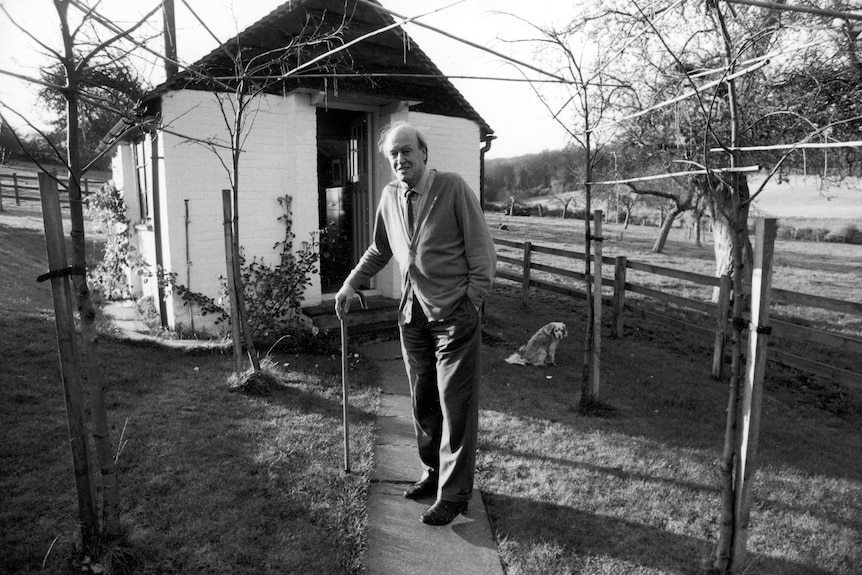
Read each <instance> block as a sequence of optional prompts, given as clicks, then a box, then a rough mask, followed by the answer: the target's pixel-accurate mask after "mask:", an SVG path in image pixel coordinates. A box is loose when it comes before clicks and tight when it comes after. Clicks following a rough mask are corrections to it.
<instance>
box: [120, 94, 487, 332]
mask: <svg viewBox="0 0 862 575" xmlns="http://www.w3.org/2000/svg"><path fill="white" fill-rule="evenodd" d="M258 103H259V106H253V107H252V109H253V111H252V112H251V113H250V118H249V120H250V122H253V124H252V129H251V130H250V131H249V132H248V137H247V139H246V140H245V143H244V149H245V152H244V153H243V154H242V156H241V161H240V194H241V197H240V208H239V210H240V213H239V218H240V221H239V226H240V244H241V245H242V247H243V249H244V253H245V256H246V258H247V259H251V258H252V257H255V256H257V257H258V258H259V259H261V258H262V259H263V260H264V261H266V262H267V263H269V264H275V263H276V262H277V259H278V254H279V253H280V252H279V250H277V249H275V248H274V244H275V243H276V242H279V241H282V240H283V239H284V232H285V227H284V224H283V223H281V222H280V221H279V220H278V219H277V218H278V217H279V216H281V215H283V211H282V208H281V206H280V205H279V203H278V198H279V197H281V196H284V195H288V194H289V195H290V196H292V198H293V210H292V211H293V218H292V219H293V232H294V235H295V237H294V240H293V241H294V249H297V248H299V247H300V246H301V244H302V242H304V241H309V240H310V237H311V233H312V232H316V231H317V228H318V203H317V202H318V198H317V194H318V192H317V138H316V109H315V108H314V107H313V106H312V105H311V103H310V99H309V96H307V95H304V94H293V95H290V96H288V97H287V98H282V97H277V96H266V97H262V98H260V99H259V100H258ZM162 115H163V119H164V123H165V125H166V126H167V127H168V128H169V129H170V132H171V133H168V132H163V133H162V143H163V146H162V148H161V149H162V153H163V155H164V160H163V161H162V162H161V165H160V180H161V182H160V192H161V195H160V199H161V210H162V213H163V214H166V215H167V219H166V220H165V224H164V227H163V229H162V236H163V250H164V265H165V268H166V269H167V270H168V271H172V272H175V273H176V274H177V279H178V281H179V282H180V283H182V284H187V285H188V287H189V288H190V289H192V290H193V291H196V292H200V293H203V294H205V295H207V296H209V297H212V298H218V297H219V292H220V290H221V281H219V279H218V278H219V277H220V276H224V275H225V273H226V271H225V261H224V235H223V233H224V226H223V211H222V194H221V190H222V189H225V188H229V187H230V180H229V174H228V172H227V171H226V170H225V168H224V167H223V166H222V164H221V162H220V161H219V159H218V157H217V156H216V154H215V153H214V152H213V150H212V149H210V148H208V147H206V146H203V145H201V144H199V143H194V142H192V141H190V140H189V139H187V138H184V137H183V135H184V134H188V135H189V136H193V137H194V138H197V139H208V138H212V139H214V140H216V141H220V142H222V143H224V144H227V142H228V137H227V131H226V127H225V125H224V120H223V117H222V113H221V112H220V111H219V108H218V103H217V101H216V99H215V97H214V95H212V94H210V93H208V92H201V91H192V90H183V91H178V92H170V93H168V94H166V95H165V96H164V97H163V103H162ZM392 119H405V120H408V121H411V122H412V123H414V124H415V125H416V126H418V127H419V128H420V129H422V130H423V132H424V133H425V134H426V136H427V137H428V140H429V151H430V160H429V166H430V167H432V168H436V169H438V170H441V171H452V172H457V173H459V174H461V175H462V176H463V177H464V179H465V180H466V181H467V183H468V184H469V185H470V187H471V188H472V189H473V191H474V192H475V193H476V194H477V195H478V193H479V147H480V143H479V128H478V126H477V125H476V124H475V123H473V122H471V121H469V120H463V119H458V118H447V117H443V116H435V115H430V114H421V113H414V112H407V109H406V107H405V106H404V105H394V106H390V107H387V108H386V109H384V110H382V111H381V114H380V115H379V116H378V117H377V118H376V120H377V121H376V128H377V129H379V128H380V127H382V126H385V125H386V124H388V123H389V122H390V121H391V120H392ZM375 142H376V138H375ZM374 152H375V161H374V180H373V185H374V187H375V188H376V189H375V190H374V198H375V204H376V201H377V200H378V199H379V193H380V189H381V188H382V186H383V185H384V184H385V183H386V182H388V181H390V180H391V179H392V177H393V176H392V173H391V171H390V168H389V165H388V163H387V162H386V160H385V159H384V158H383V157H382V156H381V155H380V154H379V153H378V152H377V151H376V150H375V151H374ZM220 155H221V157H222V158H223V159H224V161H225V162H227V163H229V155H228V153H227V150H224V151H222V152H220ZM128 160H129V165H131V158H130V157H129V158H128ZM123 165H124V166H125V165H126V160H125V159H124V160H123ZM121 171H122V170H121ZM127 177H131V176H130V175H129V176H127ZM132 197H133V196H132ZM185 200H188V212H189V223H188V231H187V230H186V223H185V213H186V208H185V206H186V203H185ZM187 244H188V255H187V254H186V245H187ZM152 249H153V246H152V242H150V244H149V245H147V246H146V247H145V249H144V251H145V252H146V255H147V256H149V257H151V258H152V260H153V261H154V259H155V258H154V257H153V255H152ZM187 259H188V260H190V262H191V266H190V267H189V268H188V270H187V266H186V261H187ZM187 272H190V274H191V275H190V279H188V280H187ZM399 275H400V274H399V273H398V270H397V266H394V265H390V266H388V267H387V269H385V270H384V271H382V272H381V273H380V274H378V277H377V287H378V288H379V289H381V291H382V292H383V294H384V295H386V296H388V297H394V298H398V297H400V289H401V286H400V277H399ZM144 291H145V292H154V291H155V290H154V284H153V283H152V282H150V284H149V285H147V286H145V287H144ZM320 301H321V293H320V282H319V278H317V277H315V278H314V281H313V283H312V285H311V286H309V288H307V289H306V293H305V303H306V305H314V304H317V303H320ZM207 317H208V318H210V317H211V316H207ZM204 319H206V318H204ZM169 320H170V322H171V324H172V325H174V322H176V321H178V322H182V323H188V310H187V309H186V308H184V307H183V305H182V302H181V301H171V302H169ZM195 322H196V325H195V327H196V328H197V329H207V328H208V327H212V326H211V323H212V322H211V321H210V322H209V324H210V325H207V322H205V321H204V322H203V323H204V325H201V323H202V322H201V319H200V318H199V317H197V318H196V320H195Z"/></svg>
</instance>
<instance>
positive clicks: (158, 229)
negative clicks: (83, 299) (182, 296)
mask: <svg viewBox="0 0 862 575" xmlns="http://www.w3.org/2000/svg"><path fill="white" fill-rule="evenodd" d="M150 153H151V159H150V161H151V162H152V172H153V186H152V189H153V237H154V238H155V240H156V269H165V265H164V254H163V253H162V205H161V204H162V202H161V198H160V197H159V195H160V193H161V192H160V190H159V135H158V132H153V135H152V137H151V148H150ZM157 285H158V286H159V287H158V294H159V301H158V306H159V319H160V321H161V324H162V327H168V308H167V303H166V302H165V288H164V286H163V285H162V282H157Z"/></svg>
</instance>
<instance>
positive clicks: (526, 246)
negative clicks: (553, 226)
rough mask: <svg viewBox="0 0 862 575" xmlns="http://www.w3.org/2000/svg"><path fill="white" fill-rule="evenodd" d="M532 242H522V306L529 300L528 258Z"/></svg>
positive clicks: (530, 256)
mask: <svg viewBox="0 0 862 575" xmlns="http://www.w3.org/2000/svg"><path fill="white" fill-rule="evenodd" d="M532 253H533V243H532V242H524V270H523V280H521V281H522V287H521V291H522V297H523V306H524V307H527V304H528V302H529V300H530V260H531V259H532Z"/></svg>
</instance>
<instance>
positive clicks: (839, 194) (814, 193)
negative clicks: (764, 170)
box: [750, 176, 862, 227]
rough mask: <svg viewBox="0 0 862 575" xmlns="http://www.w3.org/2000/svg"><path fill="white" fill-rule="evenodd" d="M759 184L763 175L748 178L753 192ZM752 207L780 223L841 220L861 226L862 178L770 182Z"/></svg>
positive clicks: (802, 179) (810, 178)
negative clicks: (787, 221) (792, 219)
mask: <svg viewBox="0 0 862 575" xmlns="http://www.w3.org/2000/svg"><path fill="white" fill-rule="evenodd" d="M762 181H763V177H762V176H758V177H755V178H751V182H750V186H751V190H752V192H753V191H754V190H756V189H757V188H758V186H759V185H760V182H762ZM754 206H755V208H756V209H757V211H759V212H761V215H763V216H765V217H773V218H779V219H782V220H783V219H785V218H794V219H795V218H803V219H806V220H808V219H815V218H816V219H841V220H844V221H846V220H855V221H856V222H859V223H860V224H862V179H860V178H846V179H844V180H842V181H840V182H828V183H826V185H824V184H823V180H822V179H821V178H820V177H819V176H788V180H787V181H784V182H782V183H780V184H779V183H778V181H777V180H776V179H772V180H770V182H769V183H767V184H766V186H765V188H764V190H763V193H762V194H760V195H759V196H758V197H757V199H755V201H754ZM822 227H828V226H822Z"/></svg>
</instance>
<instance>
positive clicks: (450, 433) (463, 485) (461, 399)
mask: <svg viewBox="0 0 862 575" xmlns="http://www.w3.org/2000/svg"><path fill="white" fill-rule="evenodd" d="M481 333H482V331H481V329H480V320H479V312H477V311H476V308H475V307H474V306H473V304H472V303H471V302H470V300H469V299H468V298H466V297H465V298H464V301H463V302H461V305H459V306H458V307H457V308H456V309H455V311H454V312H452V314H451V315H450V316H449V317H448V318H446V319H445V320H443V321H439V322H429V321H427V320H426V319H425V316H424V314H423V313H422V311H421V309H420V308H419V307H418V305H416V307H415V308H414V310H413V321H411V322H410V323H409V324H407V325H403V326H401V349H402V354H403V356H404V364H405V367H406V368H407V375H408V378H409V380H410V396H411V399H412V403H413V425H414V428H415V431H416V442H417V445H418V447H419V459H420V460H421V461H422V466H423V468H424V469H425V475H426V476H429V475H430V476H437V477H438V483H437V485H438V487H437V499H438V500H443V501H468V500H469V499H470V496H471V495H472V493H473V476H474V474H475V470H476V437H477V432H478V428H479V378H480V373H481V364H480V348H481V343H482V337H481Z"/></svg>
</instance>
